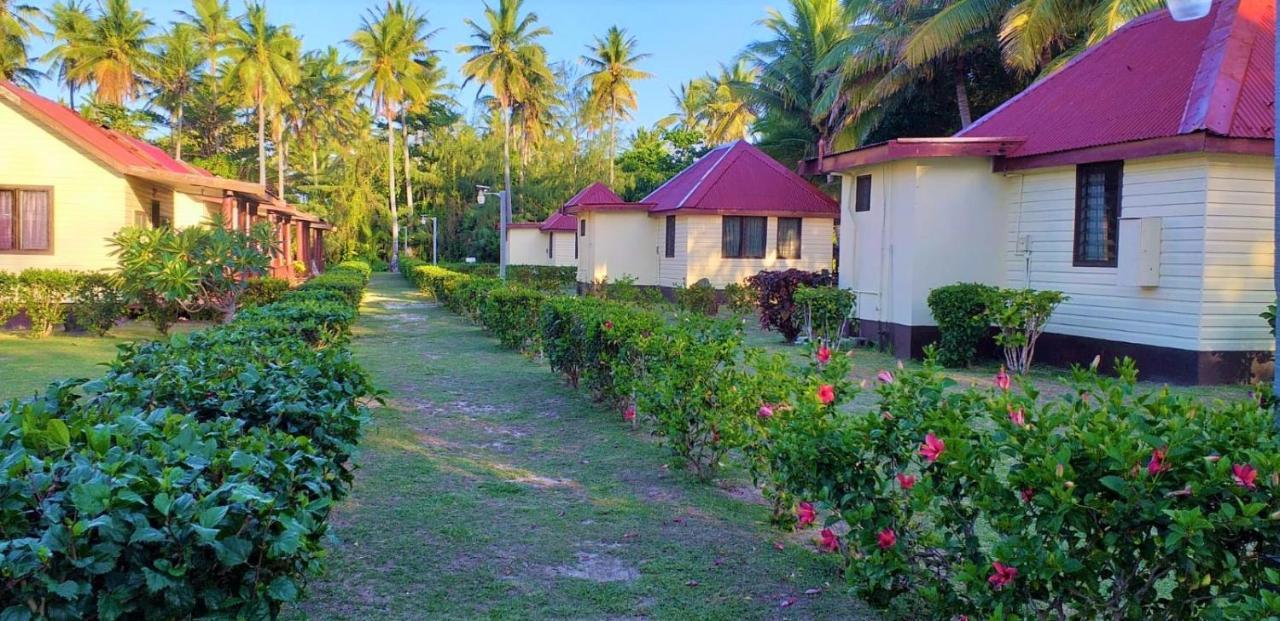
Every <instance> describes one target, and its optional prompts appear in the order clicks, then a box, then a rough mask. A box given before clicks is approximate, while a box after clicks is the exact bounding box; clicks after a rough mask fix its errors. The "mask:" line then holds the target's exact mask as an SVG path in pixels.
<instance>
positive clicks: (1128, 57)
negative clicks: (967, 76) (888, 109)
mask: <svg viewBox="0 0 1280 621" xmlns="http://www.w3.org/2000/svg"><path fill="white" fill-rule="evenodd" d="M1275 36H1276V35H1275V2H1274V0H1218V1H1217V2H1215V3H1214V6H1213V9H1212V12H1211V13H1210V15H1209V16H1208V17H1205V18H1203V19H1199V20H1195V21H1191V22H1175V21H1173V20H1172V19H1171V18H1170V17H1169V15H1168V11H1166V10H1164V9H1158V10H1156V11H1153V12H1152V13H1150V14H1148V15H1146V16H1143V17H1140V18H1138V19H1135V20H1133V21H1132V22H1130V23H1129V24H1127V25H1125V26H1124V27H1122V28H1121V29H1120V30H1118V31H1116V32H1115V33H1114V34H1112V35H1111V36H1110V37H1108V38H1107V39H1106V40H1104V41H1102V42H1101V43H1099V44H1098V45H1096V46H1094V47H1092V48H1090V49H1089V50H1087V51H1085V52H1083V53H1082V54H1080V56H1079V57H1077V58H1076V59H1075V60H1074V61H1072V62H1071V63H1069V64H1067V66H1065V67H1063V68H1062V69H1061V70H1059V71H1058V72H1056V73H1054V74H1053V75H1051V76H1049V77H1047V78H1045V79H1044V80H1042V81H1040V82H1038V83H1036V84H1034V85H1033V86H1031V87H1030V88H1028V89H1027V90H1025V91H1023V92H1022V93H1020V94H1019V95H1017V96H1016V97H1014V98H1013V99H1010V100H1009V101H1007V102H1005V103H1004V105H1002V106H1000V107H998V108H996V109H995V110H993V111H991V112H990V113H989V114H987V115H986V116H984V117H983V118H981V119H979V120H978V121H977V122H975V123H974V124H973V125H971V126H970V127H969V128H968V129H966V130H964V131H961V132H960V133H958V134H956V136H958V137H984V136H1021V137H1025V138H1026V141H1025V142H1024V143H1023V144H1022V145H1021V146H1020V147H1018V148H1016V149H1014V150H1013V152H1011V153H1010V154H1009V155H1008V157H1012V158H1017V157H1024V156H1029V155H1038V154H1044V153H1054V152H1060V151H1068V150H1073V149H1080V148H1086V147H1095V146H1100V145H1107V144H1117V143H1122V142H1132V141H1138V140H1147V139H1152V138H1164V137H1170V136H1178V135H1182V134H1190V133H1196V132H1201V131H1205V132H1208V133H1210V134H1212V135H1218V136H1224V137H1232V138H1265V139H1274V137H1275V127H1274V114H1275V111H1274V107H1275V58H1274V56H1273V49H1274V45H1275Z"/></svg>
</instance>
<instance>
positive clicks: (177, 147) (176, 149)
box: [173, 100, 183, 160]
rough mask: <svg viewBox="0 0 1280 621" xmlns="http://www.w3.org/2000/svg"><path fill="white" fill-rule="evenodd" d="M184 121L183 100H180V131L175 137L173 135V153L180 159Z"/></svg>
mask: <svg viewBox="0 0 1280 621" xmlns="http://www.w3.org/2000/svg"><path fill="white" fill-rule="evenodd" d="M182 122H183V117H182V101H181V100H179V101H178V131H177V132H176V133H175V134H174V137H173V153H174V155H173V157H174V158H175V159H178V160H181V159H182Z"/></svg>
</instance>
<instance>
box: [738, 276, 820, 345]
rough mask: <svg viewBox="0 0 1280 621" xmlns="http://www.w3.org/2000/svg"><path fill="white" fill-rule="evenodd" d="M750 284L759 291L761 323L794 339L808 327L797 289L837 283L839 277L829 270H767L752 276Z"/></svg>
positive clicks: (757, 301)
mask: <svg viewBox="0 0 1280 621" xmlns="http://www.w3.org/2000/svg"><path fill="white" fill-rule="evenodd" d="M747 284H748V285H750V286H751V288H752V289H754V290H755V292H756V305H757V306H759V307H760V327H762V328H764V329H765V330H775V331H777V332H779V333H781V334H782V338H784V339H786V340H787V341H788V342H791V341H794V340H796V337H797V336H799V335H800V332H801V331H802V330H803V329H804V316H803V313H802V312H801V310H800V308H799V307H798V306H796V302H795V292H796V289H798V288H799V287H801V286H808V287H831V286H835V284H836V277H835V275H834V274H832V273H831V272H829V271H826V270H823V271H821V272H806V271H804V270H797V269H790V270H783V271H763V272H760V273H759V274H756V275H755V276H752V277H750V278H748V279H747Z"/></svg>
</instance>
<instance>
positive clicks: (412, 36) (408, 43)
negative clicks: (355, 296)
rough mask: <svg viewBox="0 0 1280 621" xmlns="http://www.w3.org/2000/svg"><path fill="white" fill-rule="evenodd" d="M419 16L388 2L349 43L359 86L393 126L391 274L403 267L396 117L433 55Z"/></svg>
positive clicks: (389, 136) (389, 174)
mask: <svg viewBox="0 0 1280 621" xmlns="http://www.w3.org/2000/svg"><path fill="white" fill-rule="evenodd" d="M410 15H416V11H413V10H412V9H410V8H408V7H406V6H405V5H404V4H403V3H401V2H395V3H391V2H388V3H387V5H386V6H385V7H383V8H382V9H380V10H377V11H375V10H372V9H371V10H370V11H369V13H368V15H366V16H365V17H364V20H363V22H362V23H361V26H360V29H359V30H357V31H356V32H355V34H353V35H351V39H350V40H349V41H348V44H349V45H351V47H352V48H354V49H355V51H356V54H357V59H356V76H355V78H354V81H355V83H356V84H359V85H362V87H363V88H366V89H368V92H369V96H370V99H371V100H372V102H373V107H374V109H375V110H377V111H379V112H381V113H382V117H383V119H384V120H386V123H387V198H388V201H389V202H390V205H391V261H390V263H391V269H392V271H395V270H397V269H399V265H400V250H399V242H400V221H399V211H398V209H397V205H396V180H395V127H394V125H395V118H396V112H397V110H398V109H399V107H400V106H401V105H402V104H403V103H404V102H405V101H406V100H408V99H411V98H413V97H414V96H416V95H417V94H418V92H419V89H420V88H421V86H422V77H423V66H422V65H421V64H420V63H419V62H417V61H418V60H419V59H420V58H421V57H423V56H425V55H427V54H428V53H429V52H430V50H429V49H428V48H427V41H426V39H425V38H420V37H421V33H422V29H421V28H420V27H419V24H417V23H415V22H414V21H413V20H412V19H410Z"/></svg>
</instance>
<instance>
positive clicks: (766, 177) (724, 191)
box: [642, 140, 839, 217]
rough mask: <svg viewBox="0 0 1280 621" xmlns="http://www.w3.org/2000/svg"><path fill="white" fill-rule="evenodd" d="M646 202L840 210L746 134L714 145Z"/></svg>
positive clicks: (735, 209) (663, 206)
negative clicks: (741, 137) (744, 139)
mask: <svg viewBox="0 0 1280 621" xmlns="http://www.w3.org/2000/svg"><path fill="white" fill-rule="evenodd" d="M642 202H644V203H652V205H653V206H652V207H650V209H649V210H650V211H651V212H667V211H674V210H677V209H680V210H691V211H705V212H710V213H759V214H782V213H785V214H801V215H806V214H812V215H829V216H833V217H834V216H836V215H837V214H838V213H839V208H838V206H837V204H836V201H835V200H834V199H832V198H831V197H829V196H827V195H826V194H823V193H822V192H821V191H819V190H818V189H817V188H815V187H813V185H812V184H810V183H809V182H808V181H805V179H804V178H803V177H801V176H799V175H797V174H796V173H794V172H792V171H790V170H788V169H787V168H786V167H784V166H782V165H781V164H779V163H778V162H777V161H775V160H774V159H773V158H771V157H769V156H768V155H766V154H765V153H764V152H763V151H761V150H760V149H757V148H756V147H755V146H752V145H751V144H749V143H747V142H746V141H743V140H739V141H737V142H734V143H732V144H728V145H724V146H722V147H719V148H716V149H714V150H712V151H711V152H710V153H708V154H706V155H705V156H703V157H702V158H701V159H699V160H698V161H697V162H694V163H693V164H692V165H691V166H689V167H688V168H686V169H684V170H683V171H681V172H680V173H679V174H677V175H676V176H674V177H672V178H671V179H669V180H668V181H667V182H666V183H664V184H662V186H661V187H659V188H658V189H656V190H654V191H653V192H652V193H650V194H649V195H648V196H646V197H645V198H644V200H643V201H642Z"/></svg>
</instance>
